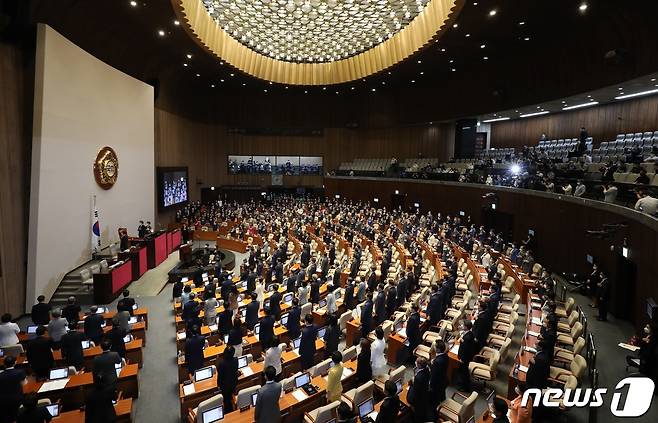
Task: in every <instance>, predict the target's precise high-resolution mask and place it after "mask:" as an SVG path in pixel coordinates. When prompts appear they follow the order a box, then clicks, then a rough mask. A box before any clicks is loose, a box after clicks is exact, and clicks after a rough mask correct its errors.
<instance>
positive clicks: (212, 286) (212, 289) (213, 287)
mask: <svg viewBox="0 0 658 423" xmlns="http://www.w3.org/2000/svg"><path fill="white" fill-rule="evenodd" d="M218 282H219V280H218V279H217V278H213V279H212V281H210V282H208V285H206V287H205V288H203V298H204V299H208V298H210V297H214V296H215V293H216V291H217V283H218Z"/></svg>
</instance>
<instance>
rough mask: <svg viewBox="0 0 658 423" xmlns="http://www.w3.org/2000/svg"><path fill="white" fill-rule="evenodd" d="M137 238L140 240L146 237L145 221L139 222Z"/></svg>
mask: <svg viewBox="0 0 658 423" xmlns="http://www.w3.org/2000/svg"><path fill="white" fill-rule="evenodd" d="M137 236H138V237H140V238H144V237H145V236H146V225H144V221H143V220H140V221H139V226H138V227H137Z"/></svg>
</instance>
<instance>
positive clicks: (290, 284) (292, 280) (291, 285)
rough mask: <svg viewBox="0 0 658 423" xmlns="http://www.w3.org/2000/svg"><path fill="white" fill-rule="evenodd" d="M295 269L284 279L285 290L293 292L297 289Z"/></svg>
mask: <svg viewBox="0 0 658 423" xmlns="http://www.w3.org/2000/svg"><path fill="white" fill-rule="evenodd" d="M297 272H298V271H297V270H296V271H295V272H294V273H292V274H291V275H290V276H288V279H286V292H295V291H296V290H297Z"/></svg>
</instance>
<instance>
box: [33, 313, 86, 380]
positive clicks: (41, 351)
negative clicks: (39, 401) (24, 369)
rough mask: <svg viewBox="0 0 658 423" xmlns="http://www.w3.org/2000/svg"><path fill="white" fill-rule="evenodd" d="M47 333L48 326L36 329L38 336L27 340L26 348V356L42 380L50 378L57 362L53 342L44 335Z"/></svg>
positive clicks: (38, 377)
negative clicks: (51, 370) (54, 356)
mask: <svg viewBox="0 0 658 423" xmlns="http://www.w3.org/2000/svg"><path fill="white" fill-rule="evenodd" d="M76 321H77V320H76ZM45 333H46V328H45V327H43V326H39V327H38V328H37V330H36V335H37V337H36V338H34V339H32V340H30V341H28V342H27V345H26V350H25V356H26V357H27V360H28V361H29V362H30V366H31V367H32V371H34V374H35V375H36V376H37V379H42V380H43V379H47V378H48V375H49V373H50V369H51V368H52V367H53V365H54V364H55V359H54V358H53V350H52V346H53V342H52V340H51V339H50V338H48V337H46V336H45V335H44V334H45Z"/></svg>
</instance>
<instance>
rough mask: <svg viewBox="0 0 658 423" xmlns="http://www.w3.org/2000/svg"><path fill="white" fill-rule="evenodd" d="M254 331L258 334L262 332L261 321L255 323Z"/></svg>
mask: <svg viewBox="0 0 658 423" xmlns="http://www.w3.org/2000/svg"><path fill="white" fill-rule="evenodd" d="M254 333H255V334H256V335H258V334H260V323H256V324H255V325H254Z"/></svg>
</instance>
